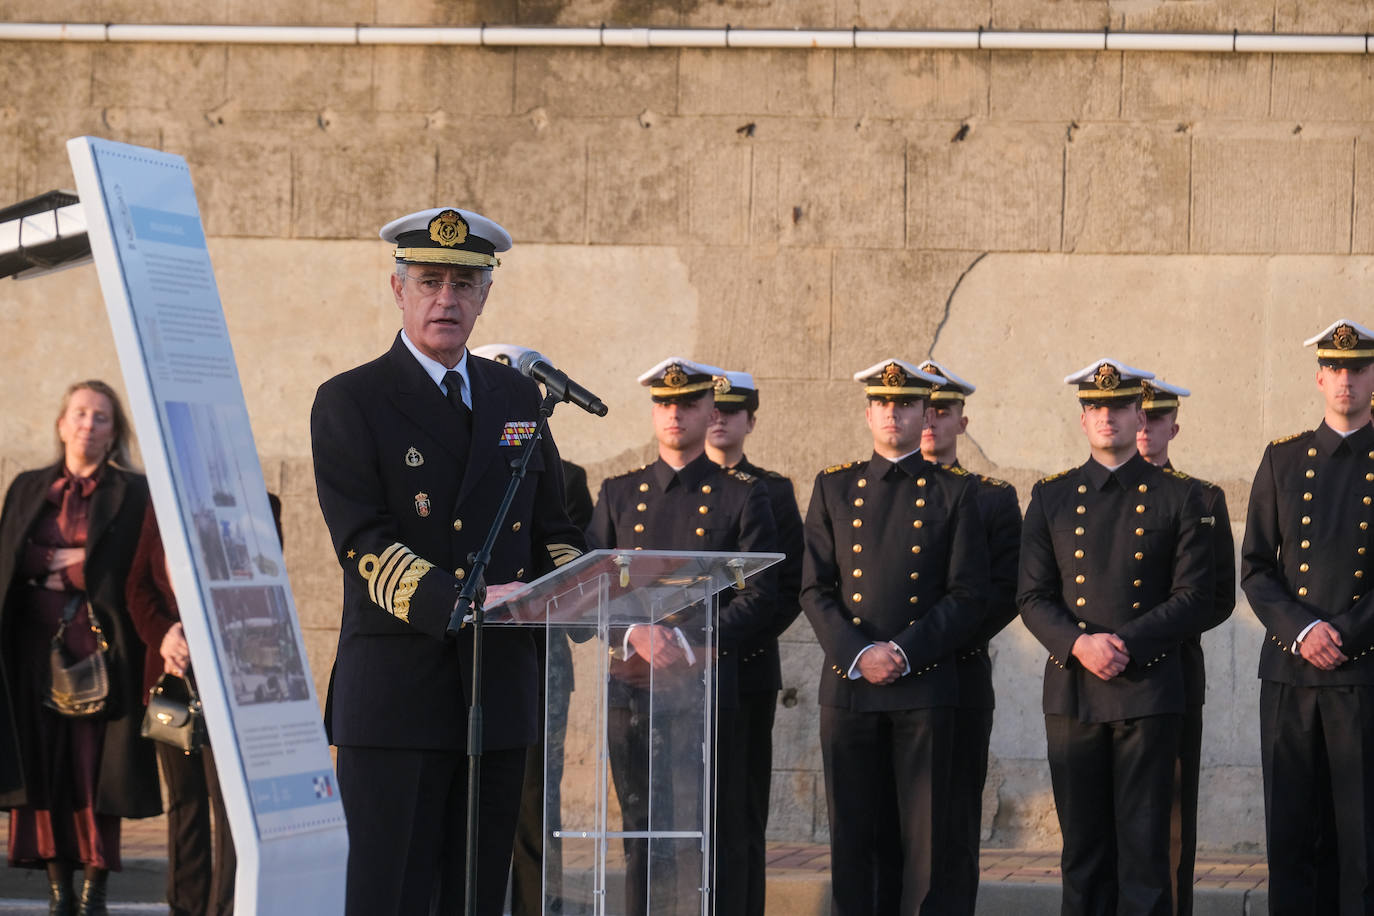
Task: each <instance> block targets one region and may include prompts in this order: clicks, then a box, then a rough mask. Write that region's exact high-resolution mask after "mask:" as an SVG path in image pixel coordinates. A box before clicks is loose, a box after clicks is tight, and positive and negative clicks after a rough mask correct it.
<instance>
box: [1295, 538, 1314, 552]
mask: <svg viewBox="0 0 1374 916" xmlns="http://www.w3.org/2000/svg"><path fill="white" fill-rule="evenodd" d="M1298 546H1299V547H1301V548H1302V549H1303V550H1306V549H1307V548H1309V547H1311V546H1312V542H1311V541H1306V540H1305V541H1303V542H1302V543H1301V544H1299V545H1298Z"/></svg>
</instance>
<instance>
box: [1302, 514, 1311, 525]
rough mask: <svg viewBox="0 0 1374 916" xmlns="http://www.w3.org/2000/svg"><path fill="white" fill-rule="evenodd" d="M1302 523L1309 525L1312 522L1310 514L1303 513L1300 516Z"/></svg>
mask: <svg viewBox="0 0 1374 916" xmlns="http://www.w3.org/2000/svg"><path fill="white" fill-rule="evenodd" d="M1302 523H1303V524H1304V525H1310V524H1312V516H1310V515H1304V516H1303V517H1302Z"/></svg>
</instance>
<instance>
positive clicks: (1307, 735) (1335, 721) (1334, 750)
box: [1260, 681, 1374, 916]
mask: <svg viewBox="0 0 1374 916" xmlns="http://www.w3.org/2000/svg"><path fill="white" fill-rule="evenodd" d="M1260 752H1261V757H1262V761H1263V765H1264V809H1265V815H1266V824H1265V826H1266V831H1265V839H1266V841H1267V843H1268V848H1269V912H1270V913H1271V914H1273V916H1289V914H1304V916H1318V914H1322V916H1330V914H1340V916H1355V914H1367V913H1374V836H1371V834H1370V831H1371V828H1374V687H1370V686H1363V685H1361V686H1351V687H1294V686H1291V685H1288V684H1278V683H1274V682H1272V681H1263V682H1262V683H1261V685H1260Z"/></svg>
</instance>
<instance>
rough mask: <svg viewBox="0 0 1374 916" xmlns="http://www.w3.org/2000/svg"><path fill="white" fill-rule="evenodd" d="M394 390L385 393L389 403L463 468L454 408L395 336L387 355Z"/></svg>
mask: <svg viewBox="0 0 1374 916" xmlns="http://www.w3.org/2000/svg"><path fill="white" fill-rule="evenodd" d="M387 359H388V360H389V361H390V363H391V368H392V376H393V378H395V380H396V387H395V388H394V389H392V390H391V391H389V392H388V393H387V395H388V397H389V398H390V399H391V403H392V404H393V405H394V406H395V407H396V409H397V410H398V411H400V412H401V413H402V414H404V415H405V416H406V418H408V419H409V420H410V421H411V422H412V423H414V424H415V425H416V426H418V427H420V428H421V429H423V430H424V431H425V433H426V434H428V435H429V436H430V437H432V438H433V439H434V440H435V441H437V442H438V443H439V444H440V445H441V446H443V447H444V449H445V450H446V451H448V452H449V453H450V454H451V455H452V456H453V457H454V458H456V459H458V461H460V462H461V463H463V464H467V460H468V439H467V437H466V436H465V435H464V434H463V432H462V430H460V429H458V424H457V422H456V421H454V420H453V419H452V417H453V407H452V406H451V405H450V404H449V402H448V400H447V399H446V398H445V397H444V393H443V392H442V391H440V390H439V386H438V385H436V384H434V380H433V379H431V378H430V377H429V375H428V374H427V373H426V372H425V370H424V367H422V366H421V365H420V364H419V363H418V362H417V361H416V360H415V357H414V356H412V355H411V354H410V351H409V350H407V349H406V345H405V344H404V343H402V342H401V335H400V334H399V333H398V334H397V335H396V342H395V343H394V344H392V345H391V349H390V351H388V352H387Z"/></svg>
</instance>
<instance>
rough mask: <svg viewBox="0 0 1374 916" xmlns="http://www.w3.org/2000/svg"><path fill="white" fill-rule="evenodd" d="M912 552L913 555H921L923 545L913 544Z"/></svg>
mask: <svg viewBox="0 0 1374 916" xmlns="http://www.w3.org/2000/svg"><path fill="white" fill-rule="evenodd" d="M911 552H912V553H920V552H921V545H920V544H912V545H911Z"/></svg>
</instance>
